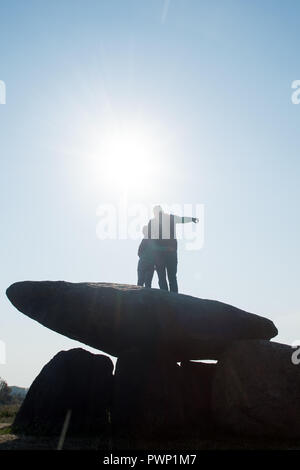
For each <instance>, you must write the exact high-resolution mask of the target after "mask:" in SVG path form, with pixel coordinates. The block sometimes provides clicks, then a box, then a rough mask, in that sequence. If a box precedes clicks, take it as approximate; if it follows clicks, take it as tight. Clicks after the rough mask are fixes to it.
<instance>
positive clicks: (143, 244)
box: [138, 239, 145, 257]
mask: <svg viewBox="0 0 300 470" xmlns="http://www.w3.org/2000/svg"><path fill="white" fill-rule="evenodd" d="M144 251H145V239H143V240H142V241H141V243H140V246H139V249H138V256H139V257H141V256H142V255H143V253H144Z"/></svg>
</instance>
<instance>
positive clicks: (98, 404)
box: [13, 348, 113, 436]
mask: <svg viewBox="0 0 300 470" xmlns="http://www.w3.org/2000/svg"><path fill="white" fill-rule="evenodd" d="M112 371H113V363H112V361H111V360H110V358H109V357H107V356H102V355H96V354H91V353H90V352H88V351H85V350H83V349H80V348H78V349H71V350H69V351H61V352H59V353H58V354H56V355H55V356H54V358H53V359H51V361H50V362H48V364H46V365H45V366H44V367H43V369H42V370H41V372H40V374H39V375H38V376H37V377H36V379H35V380H34V382H33V383H32V385H31V387H30V389H29V391H28V392H27V395H26V397H25V399H24V401H23V403H22V405H21V408H20V410H19V412H18V413H17V416H16V418H15V421H14V423H13V431H14V432H15V433H22V434H28V435H39V436H40V435H49V436H50V435H56V436H59V435H60V433H61V431H62V428H63V424H64V422H65V420H66V417H67V414H68V412H69V411H70V413H69V414H68V415H69V418H70V420H69V426H68V430H67V434H68V435H80V434H81V435H87V434H95V433H96V434H98V435H99V434H102V433H105V432H106V431H107V429H108V426H109V410H110V406H111V393H112V379H113V376H112Z"/></svg>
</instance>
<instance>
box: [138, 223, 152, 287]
mask: <svg viewBox="0 0 300 470" xmlns="http://www.w3.org/2000/svg"><path fill="white" fill-rule="evenodd" d="M143 234H144V238H143V240H142V241H141V243H140V246H139V249H138V256H139V257H140V259H139V262H138V268H137V271H138V282H137V285H138V286H142V287H144V286H145V287H149V288H151V283H152V279H153V274H154V269H155V266H154V252H153V248H154V245H153V244H154V243H155V240H151V239H150V238H148V226H147V225H145V227H143Z"/></svg>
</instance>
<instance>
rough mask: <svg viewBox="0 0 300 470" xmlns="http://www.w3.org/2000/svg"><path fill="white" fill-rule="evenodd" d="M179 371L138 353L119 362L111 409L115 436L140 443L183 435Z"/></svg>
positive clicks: (173, 364) (169, 362) (171, 364)
mask: <svg viewBox="0 0 300 470" xmlns="http://www.w3.org/2000/svg"><path fill="white" fill-rule="evenodd" d="M179 370H180V367H179V366H178V365H177V364H176V362H174V361H173V360H172V359H166V358H165V357H164V358H163V359H162V358H160V357H158V356H155V355H152V354H149V355H141V354H139V352H138V351H136V350H131V351H126V352H124V353H123V354H122V356H120V357H119V358H118V360H117V364H116V370H115V377H114V394H113V408H112V424H113V436H114V441H115V443H116V442H117V439H118V438H128V440H129V441H134V442H135V445H136V446H137V447H139V442H141V443H142V442H145V441H151V440H159V439H164V440H166V439H172V438H176V437H178V436H182V434H183V432H184V424H185V423H184V404H183V397H182V393H181V382H180V374H179Z"/></svg>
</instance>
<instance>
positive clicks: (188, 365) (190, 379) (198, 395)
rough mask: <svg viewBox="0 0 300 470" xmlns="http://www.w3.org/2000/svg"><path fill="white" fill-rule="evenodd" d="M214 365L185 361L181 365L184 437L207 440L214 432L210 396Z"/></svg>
mask: <svg viewBox="0 0 300 470" xmlns="http://www.w3.org/2000/svg"><path fill="white" fill-rule="evenodd" d="M216 367H217V366H216V364H210V363H204V362H191V361H186V362H182V363H181V367H180V371H179V372H180V377H181V390H182V398H183V412H184V427H185V436H190V437H193V438H205V439H207V438H209V437H211V436H213V433H214V431H215V426H214V421H213V415H212V407H211V394H212V383H213V378H214V375H215V371H216Z"/></svg>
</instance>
